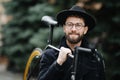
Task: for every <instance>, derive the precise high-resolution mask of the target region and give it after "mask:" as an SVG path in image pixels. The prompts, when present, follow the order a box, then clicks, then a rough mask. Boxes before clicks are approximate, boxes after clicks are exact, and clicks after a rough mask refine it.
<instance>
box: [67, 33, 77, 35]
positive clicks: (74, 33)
mask: <svg viewBox="0 0 120 80" xmlns="http://www.w3.org/2000/svg"><path fill="white" fill-rule="evenodd" d="M71 34H75V35H79V34H78V33H69V35H71Z"/></svg>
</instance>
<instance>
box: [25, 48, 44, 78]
mask: <svg viewBox="0 0 120 80" xmlns="http://www.w3.org/2000/svg"><path fill="white" fill-rule="evenodd" d="M41 54H42V50H41V49H40V48H35V49H34V50H33V52H32V53H31V55H30V57H29V58H28V61H27V64H26V67H25V71H24V75H23V80H35V79H32V78H34V77H36V76H35V74H34V76H33V73H36V71H39V70H37V69H36V67H38V65H39V60H40V57H41ZM36 60H37V61H36ZM37 75H38V72H37ZM30 78H31V79H30Z"/></svg>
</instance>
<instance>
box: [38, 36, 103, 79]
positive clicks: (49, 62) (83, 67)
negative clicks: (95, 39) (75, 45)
mask: <svg viewBox="0 0 120 80" xmlns="http://www.w3.org/2000/svg"><path fill="white" fill-rule="evenodd" d="M61 46H64V47H66V48H69V47H68V46H67V44H66V40H65V37H64V38H63V39H62V40H61V43H60V45H59V47H61ZM81 47H84V48H89V46H88V42H87V41H86V39H83V41H82V44H81ZM96 54H98V55H100V54H99V53H97V52H95V54H86V55H84V54H83V55H81V54H79V58H78V66H77V74H76V80H105V75H104V67H103V60H102V58H101V56H98V55H96ZM57 57H58V52H57V51H56V50H53V49H47V50H45V52H44V53H43V54H42V56H41V60H40V73H39V77H38V80H72V79H71V75H72V72H73V69H74V67H73V61H74V60H73V59H72V58H70V57H68V59H67V61H66V62H65V63H64V64H63V65H62V66H60V65H59V64H57V63H56V59H57ZM81 58H82V59H81Z"/></svg>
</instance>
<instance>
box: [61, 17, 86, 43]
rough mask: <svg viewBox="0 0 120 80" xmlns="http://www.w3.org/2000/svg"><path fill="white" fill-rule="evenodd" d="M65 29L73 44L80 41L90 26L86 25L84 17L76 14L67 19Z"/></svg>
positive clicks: (69, 40) (68, 38)
mask: <svg viewBox="0 0 120 80" xmlns="http://www.w3.org/2000/svg"><path fill="white" fill-rule="evenodd" d="M63 29H64V33H65V36H66V39H67V41H68V42H69V43H71V44H76V43H79V42H80V41H81V39H82V38H83V36H84V35H85V34H86V33H87V31H88V27H87V26H85V23H84V20H83V18H79V17H75V16H71V17H68V18H67V19H66V22H65V25H63Z"/></svg>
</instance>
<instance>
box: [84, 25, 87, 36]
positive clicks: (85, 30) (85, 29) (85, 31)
mask: <svg viewBox="0 0 120 80" xmlns="http://www.w3.org/2000/svg"><path fill="white" fill-rule="evenodd" d="M87 32H88V26H85V28H84V34H86V33H87Z"/></svg>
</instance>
